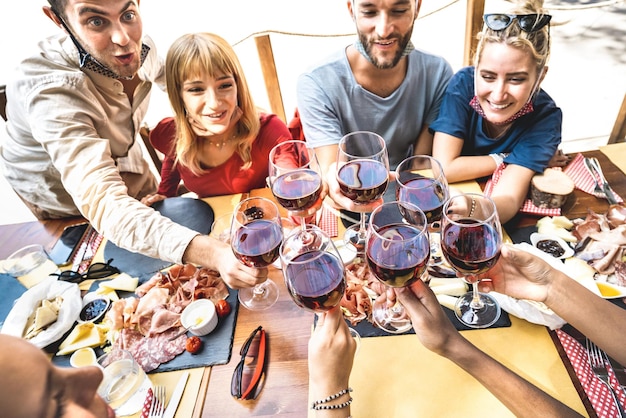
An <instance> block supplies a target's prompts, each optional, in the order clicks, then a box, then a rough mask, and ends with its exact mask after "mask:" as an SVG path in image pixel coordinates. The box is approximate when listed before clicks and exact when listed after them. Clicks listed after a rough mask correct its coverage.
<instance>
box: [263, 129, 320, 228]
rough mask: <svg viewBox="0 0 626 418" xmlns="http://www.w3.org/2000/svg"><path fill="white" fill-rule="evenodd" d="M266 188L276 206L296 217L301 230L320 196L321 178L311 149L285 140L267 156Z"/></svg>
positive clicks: (297, 142) (299, 143)
mask: <svg viewBox="0 0 626 418" xmlns="http://www.w3.org/2000/svg"><path fill="white" fill-rule="evenodd" d="M268 180H269V186H270V188H271V190H272V194H273V195H274V197H275V198H276V200H277V201H278V203H279V204H280V205H281V206H282V207H284V208H285V209H287V211H288V212H289V213H290V214H291V215H292V216H293V217H296V218H300V225H301V228H302V231H304V230H305V225H306V218H307V217H309V216H311V215H313V214H315V212H316V210H317V208H318V207H319V206H318V205H316V204H317V203H318V202H319V200H320V195H321V193H322V176H321V175H320V173H319V164H318V162H317V157H316V155H315V150H313V149H310V150H309V149H308V148H307V146H306V142H304V141H300V140H291V141H285V142H282V143H280V144H277V145H276V146H274V148H272V150H271V151H270V155H269V177H268Z"/></svg>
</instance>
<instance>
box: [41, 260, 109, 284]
mask: <svg viewBox="0 0 626 418" xmlns="http://www.w3.org/2000/svg"><path fill="white" fill-rule="evenodd" d="M112 261H113V259H112V258H111V259H110V260H109V261H107V262H106V263H93V264H92V265H90V266H89V268H88V269H87V271H86V272H84V273H79V272H77V271H74V270H65V271H62V272H61V273H52V274H51V276H57V277H58V278H59V279H61V280H63V281H66V282H71V283H80V282H83V281H85V280H90V279H103V278H105V277H109V276H112V275H114V274H117V273H120V269H118V268H117V267H115V266H112V265H111V262H112Z"/></svg>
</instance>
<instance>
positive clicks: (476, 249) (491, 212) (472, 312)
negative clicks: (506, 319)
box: [441, 193, 502, 328]
mask: <svg viewBox="0 0 626 418" xmlns="http://www.w3.org/2000/svg"><path fill="white" fill-rule="evenodd" d="M441 223H442V225H441V248H442V251H443V254H444V256H445V258H446V260H447V261H448V263H449V264H450V265H451V266H452V268H453V269H454V270H456V271H457V272H459V273H461V274H464V275H465V277H464V279H465V280H466V281H467V282H468V283H472V282H474V283H473V286H472V291H471V292H468V293H466V294H465V295H463V296H461V297H460V298H459V299H458V301H457V303H456V309H455V314H456V316H457V318H458V319H459V321H461V322H462V323H463V324H465V325H467V326H468V327H470V328H486V327H489V326H491V325H493V324H494V323H495V322H496V321H497V320H498V318H499V317H500V312H501V311H500V305H499V304H498V302H497V301H496V299H494V298H493V297H492V296H491V295H488V294H485V293H480V292H479V291H478V282H477V280H476V279H477V278H476V276H477V275H480V274H484V273H485V272H487V271H488V270H489V269H490V268H491V267H493V266H494V265H495V264H496V262H497V261H498V258H499V257H500V248H501V246H502V226H501V225H500V219H499V218H498V211H497V209H496V205H495V203H494V202H493V200H491V199H490V198H489V197H487V196H483V195H481V194H477V193H464V194H460V195H457V196H453V197H451V198H450V199H449V200H448V202H446V204H445V205H444V207H443V216H442V220H441ZM467 276H469V279H468V277H467Z"/></svg>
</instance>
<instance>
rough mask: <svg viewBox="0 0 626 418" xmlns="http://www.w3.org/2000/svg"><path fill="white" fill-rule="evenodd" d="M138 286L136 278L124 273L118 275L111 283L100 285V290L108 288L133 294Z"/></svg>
mask: <svg viewBox="0 0 626 418" xmlns="http://www.w3.org/2000/svg"><path fill="white" fill-rule="evenodd" d="M138 285H139V278H138V277H131V276H130V275H128V274H126V273H120V274H119V275H118V276H117V277H116V278H114V279H113V280H111V281H108V282H104V283H100V285H99V287H100V288H108V289H113V290H123V291H126V292H134V291H135V289H137V286H138Z"/></svg>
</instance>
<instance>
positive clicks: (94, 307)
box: [78, 292, 111, 322]
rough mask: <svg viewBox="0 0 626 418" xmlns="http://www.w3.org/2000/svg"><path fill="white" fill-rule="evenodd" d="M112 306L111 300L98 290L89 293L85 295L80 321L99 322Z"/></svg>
mask: <svg viewBox="0 0 626 418" xmlns="http://www.w3.org/2000/svg"><path fill="white" fill-rule="evenodd" d="M109 306H111V300H110V299H109V298H108V297H106V296H103V295H99V294H97V293H96V292H90V293H87V294H86V295H85V296H84V297H83V308H82V309H81V310H80V313H79V314H78V322H98V321H100V320H101V319H102V317H103V316H104V314H105V313H106V311H107V310H108V309H109Z"/></svg>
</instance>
